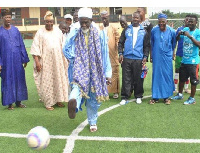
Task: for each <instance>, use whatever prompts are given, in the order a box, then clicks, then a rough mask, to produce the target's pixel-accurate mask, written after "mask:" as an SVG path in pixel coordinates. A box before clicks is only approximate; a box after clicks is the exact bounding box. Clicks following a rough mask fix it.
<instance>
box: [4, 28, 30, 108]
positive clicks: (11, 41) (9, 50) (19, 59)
mask: <svg viewBox="0 0 200 153" xmlns="http://www.w3.org/2000/svg"><path fill="white" fill-rule="evenodd" d="M28 62H29V58H28V55H27V52H26V49H25V46H24V43H23V39H22V37H21V34H20V32H19V30H18V29H17V28H16V27H14V26H12V25H11V28H10V29H9V30H6V29H5V28H4V27H3V26H1V27H0V65H1V66H2V70H1V96H2V104H3V105H4V106H6V105H9V104H12V103H14V102H16V101H23V100H27V99H28V93H27V86H26V80H25V71H24V68H23V63H28Z"/></svg>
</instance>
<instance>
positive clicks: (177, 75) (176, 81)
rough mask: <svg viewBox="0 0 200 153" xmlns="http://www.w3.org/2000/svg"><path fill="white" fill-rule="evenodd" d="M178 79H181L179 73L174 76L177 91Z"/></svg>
mask: <svg viewBox="0 0 200 153" xmlns="http://www.w3.org/2000/svg"><path fill="white" fill-rule="evenodd" d="M178 78H179V73H175V75H174V85H175V89H177V87H178Z"/></svg>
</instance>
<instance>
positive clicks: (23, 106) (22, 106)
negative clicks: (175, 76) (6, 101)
mask: <svg viewBox="0 0 200 153" xmlns="http://www.w3.org/2000/svg"><path fill="white" fill-rule="evenodd" d="M16 106H17V107H19V108H26V105H24V104H19V105H16Z"/></svg>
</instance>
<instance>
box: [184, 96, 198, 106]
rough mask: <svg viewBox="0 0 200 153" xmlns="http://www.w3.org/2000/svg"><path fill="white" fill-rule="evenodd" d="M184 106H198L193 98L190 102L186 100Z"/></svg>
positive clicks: (189, 99)
mask: <svg viewBox="0 0 200 153" xmlns="http://www.w3.org/2000/svg"><path fill="white" fill-rule="evenodd" d="M183 104H184V105H191V104H196V102H195V99H194V98H192V97H189V98H188V100H186V101H185V102H184V103H183Z"/></svg>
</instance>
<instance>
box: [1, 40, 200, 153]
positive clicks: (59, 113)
mask: <svg viewBox="0 0 200 153" xmlns="http://www.w3.org/2000/svg"><path fill="white" fill-rule="evenodd" d="M25 42H26V46H28V53H29V51H30V46H31V42H32V41H31V40H25ZM29 57H30V60H31V61H30V62H29V63H28V66H27V68H26V81H27V87H28V96H29V98H28V100H27V101H24V102H23V103H24V104H25V105H26V106H27V108H24V109H22V108H14V110H7V107H6V106H2V105H1V106H0V116H1V118H0V133H17V134H27V133H28V132H29V130H30V129H32V128H33V127H35V126H44V127H45V128H47V130H48V131H49V133H50V134H51V135H65V136H69V135H70V134H71V132H72V131H73V130H74V129H76V127H77V126H78V125H79V124H81V123H82V122H83V121H85V120H86V118H87V115H86V108H85V106H83V111H82V112H78V113H77V115H76V119H74V120H70V119H69V118H68V114H67V103H65V107H64V108H58V107H55V110H54V111H47V110H46V109H45V107H44V105H43V103H41V102H39V97H38V94H37V90H36V86H35V83H34V79H33V59H32V57H31V55H30V54H29ZM147 66H148V67H149V71H148V74H147V77H146V78H145V81H144V90H145V92H144V96H149V95H151V75H152V67H151V63H147ZM197 88H198V87H197ZM188 96H189V94H184V99H183V100H180V101H172V103H171V105H165V104H164V103H163V100H160V102H159V103H156V104H154V105H149V104H148V102H149V100H150V98H146V99H143V102H142V104H140V105H138V104H136V103H135V102H130V103H128V104H126V105H124V106H119V107H117V108H115V109H113V110H111V111H109V112H106V113H105V114H103V115H101V116H100V117H99V119H98V131H97V132H95V133H90V132H89V126H88V125H87V126H86V127H85V128H84V130H83V131H81V132H80V134H79V135H80V136H98V137H120V138H121V137H128V138H130V137H134V138H181V139H200V132H199V127H200V118H199V114H200V104H199V100H200V98H199V91H197V93H196V96H195V98H196V102H197V104H196V105H190V106H185V105H183V102H184V100H186V99H187V98H188ZM132 98H134V97H133V96H132ZM119 102H120V97H119V99H117V100H116V99H113V98H112V94H111V95H110V100H109V101H107V102H103V103H102V105H101V107H100V109H99V111H101V110H104V109H105V108H108V107H110V106H113V105H117V104H119ZM65 144H66V140H55V139H51V142H50V144H49V146H48V147H47V149H45V150H44V151H42V152H48V153H60V152H63V149H64V147H65ZM199 149H200V144H187V143H186V144H185V143H182V144H181V143H160V142H157V143H155V142H114V141H112V142H111V141H88V140H76V141H75V148H74V153H94V152H95V153H110V152H113V153H165V152H166V153H169V152H180V153H188V152H190V153H193V152H200V151H199ZM17 152H18V153H29V152H30V153H31V152H35V151H33V150H31V149H30V148H28V146H27V142H26V139H25V138H9V137H0V153H17Z"/></svg>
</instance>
